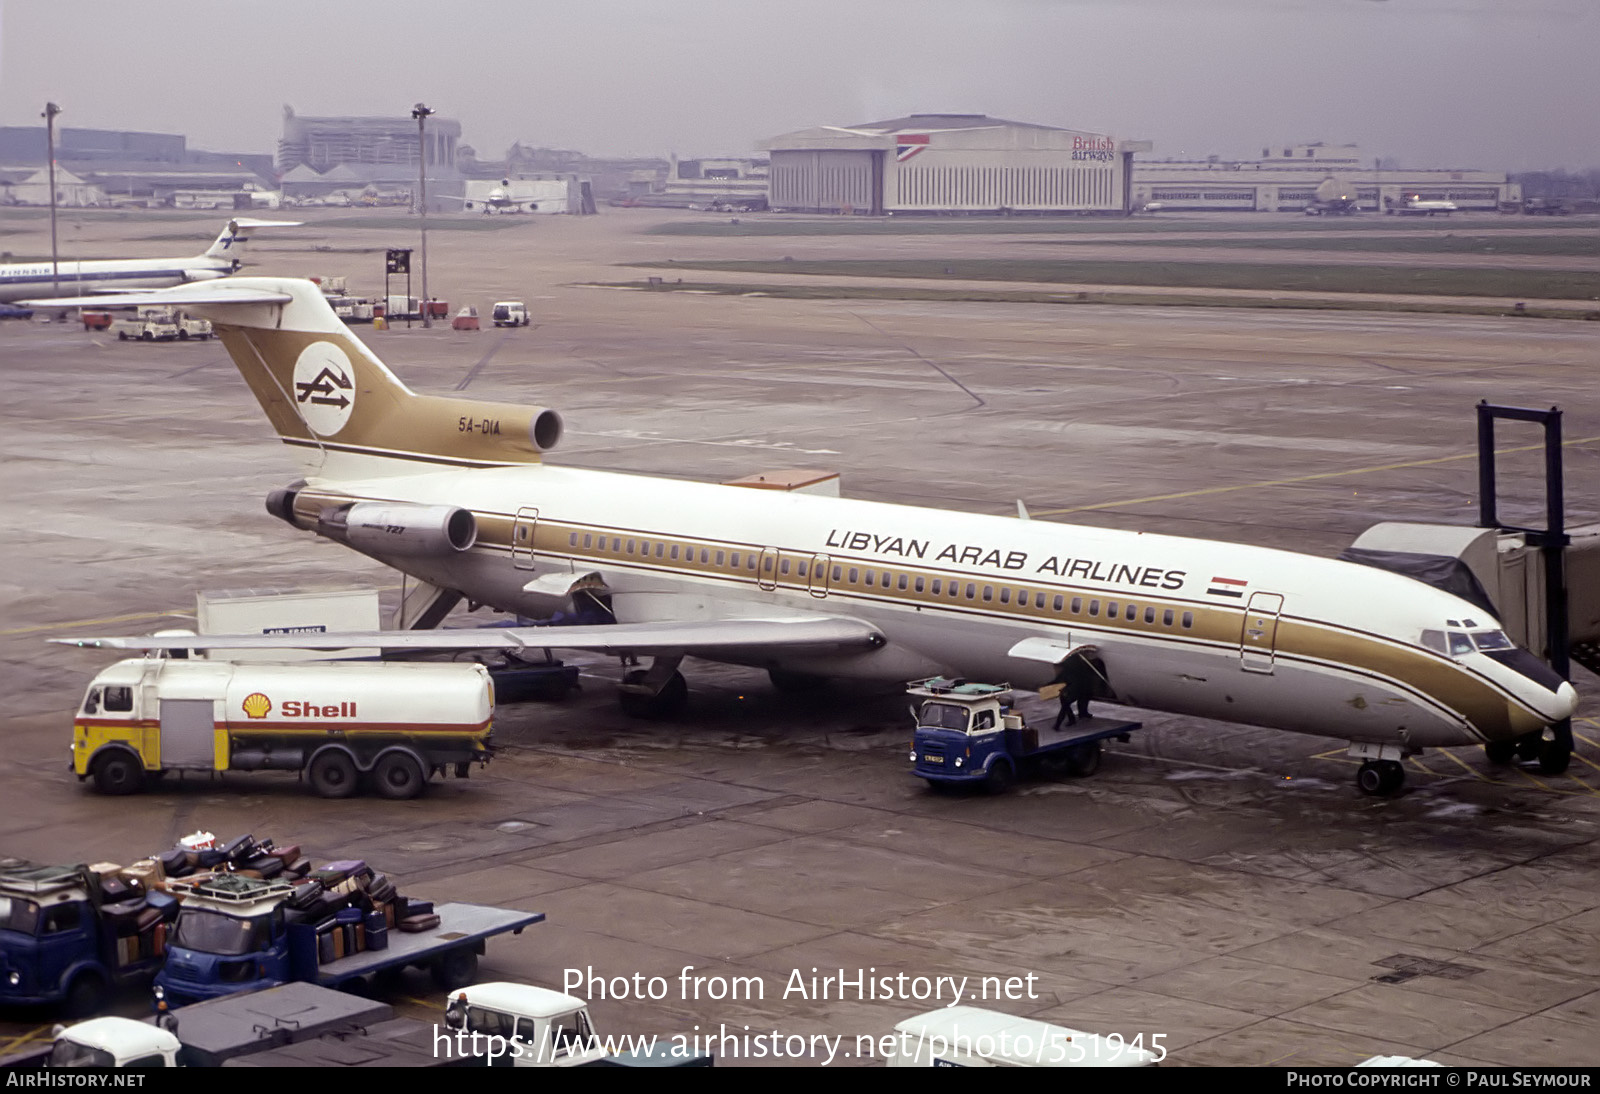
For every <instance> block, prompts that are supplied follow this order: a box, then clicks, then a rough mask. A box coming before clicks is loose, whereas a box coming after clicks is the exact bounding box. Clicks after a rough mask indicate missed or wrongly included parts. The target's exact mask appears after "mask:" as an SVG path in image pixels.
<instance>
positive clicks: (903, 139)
mask: <svg viewBox="0 0 1600 1094" xmlns="http://www.w3.org/2000/svg"><path fill="white" fill-rule="evenodd" d="M926 147H928V134H926V133H901V134H900V135H899V136H897V137H895V139H894V158H895V162H896V163H904V162H906V160H908V159H910V158H911V157H912V156H915V155H916V154H917V153H918V152H921V151H922V150H923V149H924V148H926Z"/></svg>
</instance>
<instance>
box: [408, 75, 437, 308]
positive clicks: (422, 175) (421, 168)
mask: <svg viewBox="0 0 1600 1094" xmlns="http://www.w3.org/2000/svg"><path fill="white" fill-rule="evenodd" d="M432 113H433V111H432V110H430V109H428V108H427V107H426V106H424V105H422V104H421V103H418V104H417V105H416V107H415V108H413V109H412V111H411V116H412V117H413V118H415V119H417V212H418V213H420V214H421V216H422V328H423V329H424V330H427V329H429V328H431V327H432V326H433V305H432V301H430V300H429V298H428V139H427V134H426V133H425V132H424V131H423V123H425V122H426V121H427V120H428V115H429V114H432Z"/></svg>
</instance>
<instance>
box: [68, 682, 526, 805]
mask: <svg viewBox="0 0 1600 1094" xmlns="http://www.w3.org/2000/svg"><path fill="white" fill-rule="evenodd" d="M493 710H494V688H493V685H492V683H491V681H490V677H489V672H488V670H487V669H485V668H484V667H483V666H482V665H479V664H474V663H470V662H456V663H449V664H437V663H429V662H368V661H360V662H345V663H333V664H310V663H307V662H298V663H292V664H271V663H264V662H232V661H210V660H190V659H186V658H182V657H169V656H166V655H163V654H154V655H151V656H148V657H143V658H130V659H129V660H126V661H119V662H117V663H116V664H114V665H112V666H111V667H110V668H108V669H106V670H105V671H104V672H102V673H100V675H98V676H96V677H95V678H94V682H93V683H91V684H90V685H89V688H88V691H87V692H86V693H85V694H84V698H83V704H82V706H81V707H80V709H79V710H78V713H77V716H76V717H75V718H74V720H73V731H72V770H73V771H74V772H75V773H76V774H77V776H78V778H79V779H80V780H84V779H92V780H93V782H94V786H95V789H96V790H98V791H100V792H101V793H102V794H132V793H136V792H137V791H139V790H141V789H143V788H144V786H145V785H146V784H147V783H148V782H149V781H151V780H152V779H155V778H159V777H160V776H162V775H166V774H169V773H172V772H179V773H183V774H188V773H198V772H205V773H207V774H208V775H216V774H220V773H221V772H225V771H296V772H303V773H304V774H305V777H306V780H307V781H308V782H309V783H310V784H311V788H312V789H313V790H314V791H316V792H317V793H318V794H320V795H321V796H323V797H325V798H344V797H349V796H350V795H352V794H354V793H356V792H357V791H358V790H359V789H360V788H361V787H362V785H363V784H367V785H370V786H371V787H372V789H374V790H375V791H376V792H377V793H378V794H379V795H381V796H382V797H385V798H414V797H416V796H417V795H419V794H421V793H422V791H423V789H424V787H425V786H426V785H427V782H428V779H429V778H430V777H431V776H432V775H434V774H441V775H442V774H444V773H446V772H449V771H453V772H454V773H455V775H456V776H457V777H458V778H466V777H467V775H468V774H469V772H470V771H471V768H472V765H473V764H480V765H481V764H485V763H487V762H488V760H489V755H490V744H489V737H490V731H491V728H492V719H493Z"/></svg>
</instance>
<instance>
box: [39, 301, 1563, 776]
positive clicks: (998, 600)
mask: <svg viewBox="0 0 1600 1094" xmlns="http://www.w3.org/2000/svg"><path fill="white" fill-rule="evenodd" d="M153 299H160V300H164V301H166V302H168V303H171V304H175V305H180V306H182V307H184V308H186V309H188V310H190V311H192V312H194V313H196V314H200V315H204V316H205V317H206V318H208V319H210V320H211V321H212V323H213V324H214V326H215V329H216V332H217V334H218V335H219V336H220V337H221V338H222V340H223V343H224V344H225V345H226V346H227V348H228V350H229V352H230V353H231V354H232V356H233V360H234V363H235V364H236V365H237V366H238V368H239V371H240V372H241V373H243V374H244V377H245V379H246V381H247V382H248V383H249V385H250V388H251V390H252V392H253V393H254V394H255V396H256V398H257V400H258V401H259V402H260V403H261V406H262V408H263V409H264V410H265V411H266V414H267V417H268V419H269V420H270V421H271V423H272V426H273V428H274V429H275V430H276V432H277V434H278V436H279V437H280V438H281V439H282V441H283V443H284V444H285V445H287V446H288V447H289V451H290V453H291V455H292V456H293V457H294V458H295V459H296V460H297V461H298V462H299V464H300V467H301V472H302V474H303V476H304V477H303V478H302V479H300V480H299V481H296V482H294V483H292V484H290V485H288V486H286V487H284V488H282V489H280V490H276V491H274V492H273V493H272V494H271V496H270V497H269V498H268V499H267V509H268V511H269V512H270V513H272V514H273V515H275V516H277V517H278V518H280V519H281V520H283V521H284V522H286V523H288V524H290V525H292V526H293V527H295V528H298V529H301V530H303V531H307V532H311V533H313V534H315V535H319V536H323V537H326V538H328V539H331V540H335V541H337V542H340V543H343V544H345V545H347V546H349V547H351V548H353V549H355V550H357V551H360V552H361V553H363V554H366V555H370V556H371V557H372V558H375V559H377V560H379V561H381V562H383V563H385V564H386V565H389V566H392V567H394V568H395V569H397V570H400V571H402V572H404V573H406V574H408V575H410V576H411V577H412V578H415V579H417V580H419V581H421V582H424V583H425V588H426V589H427V590H428V594H429V596H430V597H432V598H433V603H432V604H425V605H423V606H422V607H421V608H415V609H414V610H411V611H410V612H409V614H410V615H412V616H414V617H420V622H421V624H422V625H424V626H433V625H435V624H436V623H437V622H438V620H439V618H442V616H443V615H444V613H445V612H446V611H448V609H449V607H450V606H452V605H453V604H454V603H455V602H456V601H457V600H458V599H459V598H460V597H461V596H463V595H464V596H466V597H468V598H470V599H471V600H473V601H477V602H481V603H483V604H487V605H491V606H493V607H495V608H498V609H500V610H502V611H505V612H515V613H518V614H521V615H525V616H546V615H549V614H551V613H552V612H554V611H557V610H560V609H568V610H570V606H571V600H570V595H571V594H572V592H573V591H574V590H575V589H581V590H585V595H591V594H592V595H596V596H598V598H599V601H600V602H601V603H603V604H605V605H606V606H607V607H608V609H609V611H610V612H611V615H612V620H611V621H608V622H605V623H603V624H586V625H575V626H566V627H559V628H548V627H517V628H510V629H494V628H486V629H481V630H478V629H471V630H465V629H464V630H433V631H415V632H399V633H395V632H385V633H383V634H376V635H375V634H346V635H326V636H308V635H296V636H293V637H286V636H270V637H248V638H241V637H239V636H233V637H226V638H223V637H217V636H209V637H206V636H202V637H200V638H194V637H177V638H161V637H150V638H83V639H62V640H59V641H66V642H69V643H71V644H75V645H80V646H93V647H102V648H114V649H145V650H151V649H176V648H208V647H212V648H241V647H272V646H293V647H299V648H352V647H364V646H383V647H389V648H397V647H417V648H432V649H448V648H490V647H501V648H509V649H518V648H528V649H539V648H543V647H559V648H567V649H588V650H601V651H606V652H609V653H614V654H633V655H639V656H648V657H651V658H653V660H652V663H651V665H650V666H649V668H648V669H640V670H635V671H634V672H631V673H629V674H628V675H627V676H626V677H625V678H624V682H623V698H624V702H625V704H626V705H628V706H629V707H630V708H631V709H633V710H635V711H636V712H639V713H648V712H651V711H657V712H659V711H665V710H670V709H672V708H674V707H675V706H677V705H678V704H681V702H682V701H683V699H684V697H685V695H686V686H685V683H684V680H683V677H682V676H681V675H680V674H679V671H678V667H679V664H680V662H681V661H682V660H683V658H684V657H685V656H695V657H701V658H706V659H709V660H715V661H722V662H728V663H733V664H740V665H749V666H753V667H757V668H762V669H766V670H768V672H770V673H771V674H772V676H773V679H774V682H775V683H777V684H779V685H780V686H781V685H782V684H783V683H784V682H785V681H789V680H793V679H795V678H796V677H797V676H841V677H856V678H870V679H880V680H892V681H904V680H907V679H910V678H912V677H923V676H932V675H935V674H942V675H959V676H966V677H972V678H976V679H991V680H1002V679H1003V680H1009V681H1011V682H1012V683H1014V684H1017V685H1018V686H1022V687H1027V688H1038V687H1041V686H1043V685H1044V684H1046V683H1047V682H1049V681H1050V679H1051V678H1052V676H1053V675H1054V672H1055V667H1056V665H1058V664H1059V663H1060V662H1061V661H1062V660H1063V659H1064V658H1066V657H1067V656H1068V655H1069V654H1071V653H1073V652H1075V651H1082V652H1084V653H1086V654H1088V655H1090V656H1091V657H1092V663H1093V664H1094V665H1095V667H1096V669H1097V671H1098V672H1099V673H1100V675H1101V677H1102V684H1101V693H1102V697H1103V698H1106V699H1109V700H1111V701H1115V702H1121V703H1126V704H1130V705H1136V706H1139V707H1144V708H1149V709H1154V710H1163V711H1171V712H1174V713H1179V714H1185V715H1197V716H1200V717H1205V718H1217V719H1223V720H1226V721H1232V722H1244V723H1249V724H1253V725H1259V726H1268V727H1273V728H1277V729H1284V730H1291V731H1294V732H1299V733H1309V734H1315V735H1318V736H1323V737H1333V738H1338V739H1342V740H1347V741H1349V742H1351V752H1352V754H1353V755H1356V756H1359V757H1361V758H1362V759H1364V760H1365V763H1364V764H1363V765H1362V767H1361V770H1360V773H1359V775H1358V777H1357V781H1358V784H1359V785H1360V786H1361V788H1362V789H1363V790H1365V791H1367V792H1369V793H1390V792H1393V791H1394V790H1396V789H1398V788H1399V786H1400V785H1401V783H1402V781H1403V779H1404V768H1403V767H1402V766H1401V763H1400V761H1401V760H1402V759H1403V758H1404V757H1406V756H1408V755H1414V754H1416V753H1418V752H1419V751H1421V750H1422V749H1423V748H1426V747H1448V746H1455V745H1469V744H1483V745H1487V746H1489V747H1490V749H1491V754H1492V755H1499V756H1501V757H1504V755H1505V753H1506V752H1507V750H1509V749H1510V748H1511V747H1512V742H1521V743H1523V744H1532V745H1535V746H1538V747H1541V748H1542V749H1543V753H1542V754H1541V760H1542V761H1543V762H1545V763H1546V765H1547V766H1546V770H1550V771H1557V770H1561V769H1563V768H1564V767H1565V765H1566V762H1567V758H1568V757H1567V755H1566V754H1559V755H1558V754H1557V753H1558V752H1560V750H1561V749H1562V748H1563V747H1564V746H1562V745H1560V744H1559V743H1557V741H1552V740H1547V739H1545V738H1544V734H1545V730H1546V729H1547V727H1549V726H1550V725H1551V724H1552V723H1555V722H1558V721H1560V720H1562V719H1565V718H1568V717H1570V716H1571V714H1572V712H1573V710H1574V707H1575V705H1576V696H1575V693H1574V691H1573V688H1572V685H1571V684H1569V683H1567V682H1566V681H1564V680H1562V679H1561V678H1560V677H1559V676H1557V675H1556V674H1555V673H1554V672H1552V671H1551V670H1550V669H1548V668H1547V667H1546V666H1545V665H1544V664H1543V663H1542V662H1540V661H1538V660H1536V659H1535V658H1534V657H1533V656H1532V655H1531V654H1529V653H1528V652H1526V651H1524V650H1521V649H1518V648H1516V647H1515V646H1514V645H1513V644H1512V643H1511V642H1509V641H1508V640H1507V639H1506V637H1505V635H1504V634H1503V633H1502V631H1501V630H1500V627H1499V625H1498V624H1497V623H1496V622H1495V620H1494V619H1492V618H1490V617H1489V616H1488V615H1486V614H1485V613H1484V611H1483V609H1482V608H1480V607H1477V606H1475V605H1473V604H1471V603H1469V602H1467V601H1465V600H1462V599H1459V598H1457V597H1455V596H1453V595H1451V594H1449V593H1446V592H1443V591H1441V590H1439V589H1436V588H1434V587H1432V586H1430V585H1427V584H1424V583H1422V582H1419V581H1415V580H1412V579H1411V578H1407V577H1403V576H1399V575H1397V574H1392V573H1388V572H1385V571H1382V570H1377V569H1372V568H1368V567H1364V566H1359V565H1354V564H1351V563H1346V562H1337V561H1332V560H1328V559H1322V558H1314V557H1311V556H1307V555H1301V554H1295V553H1291V552H1288V551H1279V550H1271V549H1266V548H1260V547H1248V546H1240V545H1238V544H1230V543H1220V542H1214V541H1207V540H1196V539H1182V538H1178V537H1175V536H1163V535H1147V534H1139V533H1133V532H1123V531H1115V530H1110V529H1105V528H1094V527H1075V526H1071V525H1065V524H1056V523H1053V522H1045V521H1027V520H1019V519H1013V518H1009V517H995V516H983V515H976V514H971V513H958V512H946V511H942V510H936V509H925V508H917V507H911V506H903V505H890V504H884V503H879V502H870V501H857V500H850V499H840V498H831V497H819V496H814V495H805V494H796V493H785V492H781V491H768V490H752V489H744V488H740V487H737V486H727V485H716V484H705V483H693V482H681V481H675V480H669V479H658V478H649V477H644V476H636V475H625V474H614V473H607V472H599V471H585V470H578V469H574V468H566V467H557V466H551V465H549V464H546V463H545V462H544V461H543V454H544V453H545V452H546V451H548V450H549V449H551V448H553V447H555V446H556V444H557V443H558V442H559V440H560V438H561V432H562V422H561V418H560V416H559V415H558V414H557V413H556V412H555V411H553V410H549V409H545V408H542V407H521V406H513V405H507V404H496V403H485V402H480V401H477V400H473V399H451V398H443V397H439V396H432V395H419V394H416V393H414V392H412V391H411V390H409V389H408V388H407V387H406V386H405V385H404V384H403V383H402V382H401V381H400V380H399V378H397V377H396V376H395V375H394V374H393V373H392V372H390V371H389V370H388V369H387V368H386V367H385V366H384V365H383V364H382V363H381V362H380V361H379V360H378V359H377V358H376V357H375V356H373V354H372V353H371V352H370V351H369V350H368V349H367V347H366V346H365V345H363V344H362V343H361V342H360V341H359V340H358V339H357V338H356V337H355V336H354V335H353V334H351V333H350V331H349V330H348V329H347V328H346V327H345V325H344V324H343V323H342V322H340V321H339V319H338V318H337V317H336V316H335V315H334V313H333V311H332V310H331V309H330V308H329V307H328V305H327V303H326V302H325V301H324V299H323V297H322V294H321V292H320V291H319V290H318V289H317V287H316V286H315V285H313V284H311V283H310V282H307V281H296V280H286V279H277V278H230V279H228V280H226V281H220V282H216V283H213V284H209V285H187V286H181V287H179V288H176V289H172V290H168V291H167V292H164V293H149V294H131V295H129V296H127V297H113V298H111V301H125V302H128V303H149V302H151V301H152V300H153ZM111 301H108V302H111ZM1540 741H1543V744H1542V745H1539V742H1540Z"/></svg>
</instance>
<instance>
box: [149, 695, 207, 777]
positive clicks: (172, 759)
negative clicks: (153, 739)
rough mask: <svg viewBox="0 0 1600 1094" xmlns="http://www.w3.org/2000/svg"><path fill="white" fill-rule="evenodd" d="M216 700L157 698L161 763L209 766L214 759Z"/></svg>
mask: <svg viewBox="0 0 1600 1094" xmlns="http://www.w3.org/2000/svg"><path fill="white" fill-rule="evenodd" d="M215 729H216V704H215V703H213V702H212V701H211V700H210V699H163V700H161V766H162V767H189V768H195V767H199V768H208V769H209V768H211V767H213V766H215V759H216V733H215V732H214V731H215Z"/></svg>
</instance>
